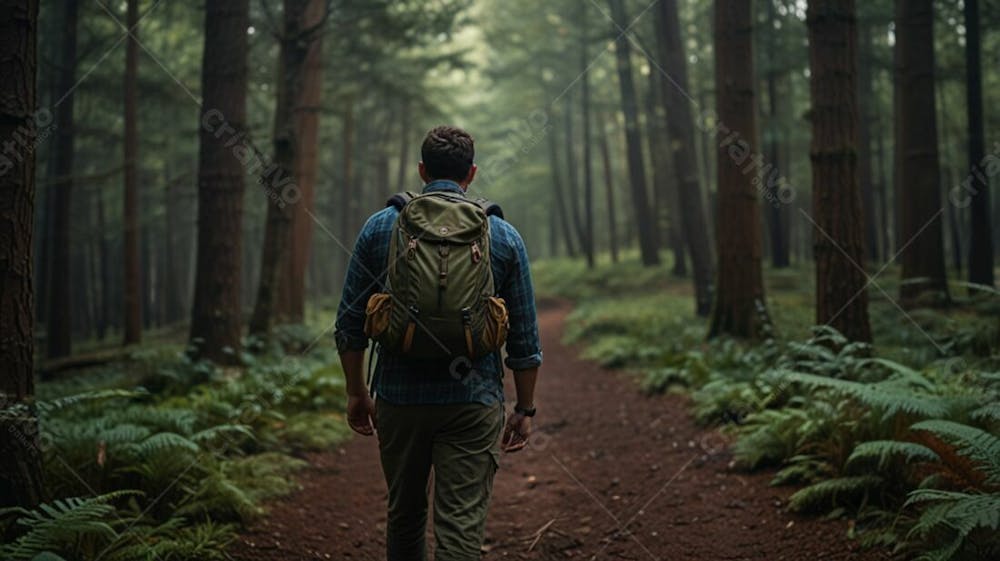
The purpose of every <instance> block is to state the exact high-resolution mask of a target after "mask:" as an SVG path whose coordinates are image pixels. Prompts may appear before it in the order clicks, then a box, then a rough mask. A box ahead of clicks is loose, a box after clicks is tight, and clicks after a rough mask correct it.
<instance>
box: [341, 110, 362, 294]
mask: <svg viewBox="0 0 1000 561" xmlns="http://www.w3.org/2000/svg"><path fill="white" fill-rule="evenodd" d="M354 136H355V131H354V99H353V98H352V97H350V96H349V97H348V98H347V99H346V100H345V101H344V122H343V128H342V129H341V144H342V145H343V148H342V149H343V161H342V162H341V166H342V167H341V169H343V184H342V185H341V186H340V239H341V241H342V242H343V243H344V244H345V245H346V246H347V247H348V248H352V247H354V243H353V242H354V238H355V236H356V232H355V230H354V215H355V213H356V212H357V211H356V209H355V208H354V205H355V204H357V200H356V199H357V193H358V191H357V189H356V186H355V185H354V183H355V179H354ZM341 255H342V259H341V265H342V267H341V270H342V272H343V273H345V274H346V271H347V263H348V261H349V260H350V252H349V251H345V252H343V253H342V254H341Z"/></svg>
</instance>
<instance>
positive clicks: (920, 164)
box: [896, 0, 948, 305]
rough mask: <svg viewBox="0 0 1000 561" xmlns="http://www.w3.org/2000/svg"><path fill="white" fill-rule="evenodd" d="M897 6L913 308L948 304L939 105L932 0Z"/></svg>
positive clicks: (904, 288) (907, 273)
mask: <svg viewBox="0 0 1000 561" xmlns="http://www.w3.org/2000/svg"><path fill="white" fill-rule="evenodd" d="M896 6H897V9H898V10H899V11H898V12H897V14H896V19H897V22H898V26H897V29H898V32H897V38H898V40H897V43H896V48H897V49H900V59H901V60H900V65H901V70H902V83H901V84H899V86H901V91H900V105H901V109H902V115H901V117H902V120H901V122H900V130H899V131H898V132H899V134H900V137H899V139H898V142H897V144H898V146H899V148H900V151H901V154H900V155H901V157H902V161H901V165H900V173H901V177H900V183H899V185H900V186H903V187H904V188H905V189H906V196H905V197H901V198H902V199H903V200H902V207H903V209H902V210H903V212H902V231H901V233H902V239H900V240H899V241H898V243H900V244H901V246H900V247H901V249H902V252H903V257H902V261H903V275H902V280H903V282H902V284H901V285H900V296H901V297H902V300H903V302H904V304H908V305H914V304H916V303H917V302H916V300H917V298H918V297H919V296H921V295H922V294H924V293H932V294H934V295H935V297H936V298H937V299H938V300H940V301H942V302H947V300H948V283H947V275H946V272H945V261H944V239H943V226H942V216H943V215H944V208H943V207H942V206H941V185H940V177H941V168H940V164H939V162H938V145H937V140H938V131H937V119H936V115H937V112H936V111H935V101H934V97H935V96H934V6H933V0H905V1H898V2H897V4H896ZM902 194H903V193H898V194H897V196H898V195H902Z"/></svg>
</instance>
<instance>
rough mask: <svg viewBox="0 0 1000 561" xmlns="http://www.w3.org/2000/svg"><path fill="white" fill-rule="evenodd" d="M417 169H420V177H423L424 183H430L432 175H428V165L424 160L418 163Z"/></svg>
mask: <svg viewBox="0 0 1000 561" xmlns="http://www.w3.org/2000/svg"><path fill="white" fill-rule="evenodd" d="M417 169H418V170H420V179H423V180H424V183H430V182H431V176H430V175H427V167H426V166H424V162H422V161H421V162H420V163H419V164H417Z"/></svg>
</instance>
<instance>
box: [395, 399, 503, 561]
mask: <svg viewBox="0 0 1000 561" xmlns="http://www.w3.org/2000/svg"><path fill="white" fill-rule="evenodd" d="M375 407H376V424H377V431H378V440H379V453H380V455H381V459H382V471H383V473H384V474H385V481H386V483H387V484H388V487H389V501H388V502H389V505H388V506H389V513H388V523H387V524H386V551H387V556H388V561H424V560H426V559H427V553H426V546H425V543H424V541H425V539H424V536H425V534H426V531H427V502H428V500H427V495H428V480H429V477H430V472H431V468H432V467H433V468H434V539H435V542H436V547H435V559H436V561H476V560H478V559H479V558H480V548H481V546H482V544H483V537H484V533H485V528H486V511H487V508H488V507H489V501H490V493H491V491H492V489H493V476H494V474H495V473H496V470H497V467H498V465H499V463H498V460H499V449H500V444H499V439H500V431H501V430H502V429H503V423H504V413H503V406H502V405H501V404H499V403H498V404H496V405H492V406H487V405H481V404H476V403H469V404H455V405H393V404H391V403H388V402H386V401H383V400H378V401H377V402H376V405H375Z"/></svg>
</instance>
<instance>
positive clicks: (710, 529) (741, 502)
mask: <svg viewBox="0 0 1000 561" xmlns="http://www.w3.org/2000/svg"><path fill="white" fill-rule="evenodd" d="M569 310H570V306H569V305H567V304H552V305H549V306H545V307H543V309H541V310H540V318H539V319H540V324H541V325H540V326H541V332H542V338H543V346H544V349H545V366H544V367H543V369H542V375H541V379H540V383H539V388H538V396H537V399H536V403H537V405H538V410H539V416H538V417H537V418H536V427H535V430H536V433H535V435H534V436H533V441H532V444H531V446H529V448H528V449H527V450H525V451H523V452H519V453H516V454H511V455H506V456H504V457H503V458H502V462H501V468H500V471H499V472H498V473H497V478H496V481H495V485H494V498H493V503H492V506H491V509H490V514H489V521H488V524H487V538H486V544H485V546H484V551H485V555H484V559H486V560H490V559H531V560H542V559H545V560H547V559H567V558H568V559H597V560H603V559H664V560H681V559H697V560H705V561H708V560H712V561H714V560H723V559H731V560H761V561H763V560H767V561H778V560H782V559H785V560H847V559H851V560H875V559H888V555H887V554H886V553H885V552H882V551H878V550H861V549H860V548H859V547H858V546H857V544H856V543H854V542H851V541H849V540H848V539H847V532H848V530H849V528H848V523H846V522H844V521H843V520H839V521H830V520H825V519H818V518H808V517H802V516H798V515H795V514H791V513H789V512H787V509H786V508H785V507H786V504H787V503H786V501H787V499H788V497H789V495H791V493H792V492H793V491H794V489H792V488H787V487H782V488H775V487H771V486H769V482H770V480H771V478H772V477H773V473H772V472H758V473H754V474H747V473H744V472H740V471H738V470H735V469H734V468H733V467H732V460H731V456H730V454H729V453H728V452H727V451H726V444H727V439H726V438H725V437H724V436H723V435H721V434H719V433H718V432H717V431H716V430H713V429H706V428H702V427H699V426H698V425H696V424H695V423H694V421H693V419H692V418H691V416H690V415H689V413H688V405H689V404H688V400H687V398H685V397H683V396H679V395H666V396H646V395H644V394H642V393H641V392H640V390H639V387H638V385H637V384H636V383H635V382H634V380H633V379H632V377H631V376H630V375H629V374H625V373H618V372H612V371H608V370H604V369H602V368H600V367H599V366H598V365H596V364H594V363H592V362H589V361H585V360H582V359H580V358H578V355H579V350H580V349H578V348H575V347H573V346H567V345H564V344H563V343H562V340H563V329H564V323H565V320H566V317H567V313H568V312H569ZM508 378H509V376H508ZM508 383H509V380H508ZM510 390H511V388H508V391H510ZM508 395H510V394H508ZM307 459H308V460H309V462H310V464H311V467H309V468H307V469H306V470H305V471H303V472H302V473H301V474H300V483H301V485H302V490H301V491H299V492H298V493H295V494H292V495H290V496H288V497H286V498H284V499H280V500H278V501H276V502H274V503H272V504H271V505H269V508H268V514H267V515H266V517H265V518H263V519H261V520H260V521H259V522H257V523H255V524H254V525H252V526H251V527H250V529H249V530H248V531H247V532H246V533H244V534H243V535H242V536H241V537H240V539H239V540H238V542H237V543H236V544H235V545H234V546H233V548H232V550H231V551H230V553H231V555H232V556H233V557H234V558H235V559H237V560H242V561H250V560H255V561H276V560H282V561H303V560H323V559H338V560H342V559H347V560H378V559H384V558H385V557H384V544H385V539H384V532H385V496H386V491H385V483H384V481H383V479H382V474H381V469H380V467H379V461H378V452H377V444H376V441H375V440H374V439H371V438H362V437H355V438H353V439H350V440H348V441H346V442H344V443H343V444H342V445H341V446H340V447H339V448H338V449H336V450H333V451H330V452H325V453H319V454H311V455H309V456H308V458H307ZM432 542H433V540H432V539H430V538H429V539H428V543H429V544H431V543H432Z"/></svg>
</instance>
